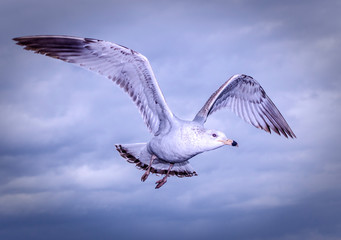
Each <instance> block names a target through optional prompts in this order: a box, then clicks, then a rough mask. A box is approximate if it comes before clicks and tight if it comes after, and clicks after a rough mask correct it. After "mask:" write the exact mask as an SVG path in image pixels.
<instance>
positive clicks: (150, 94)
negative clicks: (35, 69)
mask: <svg viewBox="0 0 341 240" xmlns="http://www.w3.org/2000/svg"><path fill="white" fill-rule="evenodd" d="M13 40H15V41H17V44H18V45H22V46H25V49H26V50H32V51H34V52H36V53H40V54H43V55H46V56H49V57H53V58H57V59H60V60H63V61H65V62H69V63H74V64H77V65H79V66H81V67H84V68H86V69H89V70H92V71H94V72H97V73H99V74H101V75H104V76H106V77H107V78H109V79H111V80H112V81H113V82H115V83H116V84H117V85H119V86H120V87H121V88H123V89H124V90H125V91H126V92H127V93H128V94H129V95H130V97H131V98H132V100H133V101H134V102H135V104H136V105H137V107H138V108H139V110H140V112H141V114H142V116H143V119H144V121H145V123H146V125H147V126H148V128H149V130H150V131H151V132H152V133H154V134H156V133H157V132H158V131H161V130H162V129H163V128H165V127H166V126H167V125H168V124H169V123H170V121H171V118H172V117H173V114H172V112H171V111H170V109H169V107H168V105H167V103H166V101H165V99H164V97H163V94H162V92H161V90H160V88H159V85H158V83H157V81H156V79H155V76H154V73H153V71H152V68H151V66H150V64H149V61H148V60H147V58H146V57H144V56H143V55H142V54H140V53H138V52H136V51H134V50H131V49H129V48H126V47H124V46H120V45H118V44H115V43H110V42H106V41H102V40H97V39H91V38H78V37H70V36H27V37H19V38H14V39H13Z"/></svg>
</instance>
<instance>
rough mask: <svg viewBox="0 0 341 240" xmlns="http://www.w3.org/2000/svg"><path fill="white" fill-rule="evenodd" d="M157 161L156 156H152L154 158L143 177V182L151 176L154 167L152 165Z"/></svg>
mask: <svg viewBox="0 0 341 240" xmlns="http://www.w3.org/2000/svg"><path fill="white" fill-rule="evenodd" d="M155 159H156V156H155V155H152V158H151V159H150V163H149V166H148V168H147V171H146V172H145V173H144V174H143V175H142V177H141V181H142V182H144V181H146V180H147V178H148V176H149V174H150V168H151V167H152V164H153V162H154V160H155Z"/></svg>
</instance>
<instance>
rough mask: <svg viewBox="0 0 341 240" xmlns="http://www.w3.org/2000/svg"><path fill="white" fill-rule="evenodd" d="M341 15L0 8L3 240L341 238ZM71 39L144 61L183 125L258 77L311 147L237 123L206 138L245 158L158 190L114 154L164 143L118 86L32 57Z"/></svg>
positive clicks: (330, 9)
mask: <svg viewBox="0 0 341 240" xmlns="http://www.w3.org/2000/svg"><path fill="white" fill-rule="evenodd" d="M340 13H341V2H340V1H338V0H335V1H332V0H331V1H317V0H316V1H315V0H312V1H265V0H264V1H251V0H249V1H248V0H242V1H237V0H235V1H232V0H231V1H174V0H172V1H129V0H124V1H105V0H102V1H69V0H59V1H42V0H36V1H33V0H22V1H13V0H2V1H1V2H0V31H1V35H0V52H1V59H0V74H1V78H0V114H1V118H0V133H1V138H0V238H1V239H95V238H97V239H137V238H140V239H146V238H148V239H185V238H186V239H255V240H256V239H262V240H263V239H276V240H301V239H309V240H322V239H323V240H337V239H341V184H340V180H341V163H340V156H341V150H340V142H339V139H340V130H339V124H340V122H341V110H340V109H341V108H340V106H341V94H340V93H341V83H340V76H341V68H340V63H341V47H340V46H341V19H340ZM38 34H63V35H72V36H81V37H92V38H97V39H103V40H107V41H112V42H115V43H118V44H121V45H124V46H127V47H130V48H132V49H134V50H136V51H138V52H140V53H142V54H144V55H145V56H146V57H147V58H148V59H149V61H150V62H151V65H152V67H153V69H154V72H155V74H156V77H157V79H158V81H159V84H160V87H161V89H162V91H163V93H164V95H165V98H166V100H167V102H168V104H169V106H170V108H171V109H172V110H173V111H174V113H175V114H176V115H177V116H179V117H181V118H184V119H192V118H193V117H194V116H195V114H196V112H197V111H198V110H199V109H200V108H201V106H202V105H203V104H204V102H205V101H206V100H207V98H208V97H209V96H210V94H211V93H212V92H213V91H215V90H216V89H217V88H218V87H219V86H220V85H221V84H222V83H223V82H224V81H226V80H227V79H228V78H229V77H230V76H232V75H233V74H236V73H244V74H248V75H251V76H253V77H254V78H256V79H257V80H258V81H259V82H260V83H261V85H262V86H263V88H264V89H265V91H266V92H267V93H268V95H269V96H270V97H271V99H272V100H273V102H274V103H275V104H276V105H277V107H278V108H279V109H280V111H281V112H282V114H283V115H284V117H285V118H286V120H287V121H288V123H289V125H290V126H291V128H292V129H293V131H294V132H295V134H296V135H297V139H295V140H292V139H289V140H288V139H286V138H284V137H280V136H278V135H276V134H271V135H269V134H267V133H266V132H264V131H260V130H258V129H256V128H254V127H252V126H251V125H248V124H247V123H245V122H243V121H242V120H240V119H239V118H238V117H236V116H235V115H234V114H233V113H230V112H229V111H220V112H218V113H216V114H214V115H212V116H211V117H210V118H209V120H208V122H207V127H211V128H214V129H218V130H221V131H223V132H225V133H226V135H227V136H228V137H230V138H232V139H234V140H236V141H237V142H238V143H239V145H240V147H239V148H232V147H224V148H220V149H218V150H215V151H212V152H207V153H204V154H201V155H199V156H196V157H195V158H193V159H192V160H191V165H192V166H193V168H194V169H195V170H196V171H197V172H198V174H199V176H197V177H192V178H183V179H180V178H176V177H171V178H169V180H168V182H167V184H166V185H165V186H163V187H162V188H161V189H159V190H155V189H154V187H155V185H154V182H155V181H157V180H158V179H159V177H157V176H155V175H151V176H150V177H149V178H148V180H147V181H146V182H144V183H142V182H141V181H140V177H141V175H142V174H143V172H142V171H140V170H137V169H136V168H135V167H134V166H133V165H132V164H129V163H127V162H126V161H125V160H124V159H123V158H121V157H120V156H119V154H118V153H117V152H116V151H115V150H114V144H116V143H135V142H147V141H148V140H149V139H150V137H151V136H150V134H149V132H148V130H147V128H146V127H145V125H144V123H143V120H142V118H141V116H140V114H139V113H138V110H137V108H136V107H135V106H134V104H133V103H132V102H131V101H130V99H129V98H128V96H126V94H125V93H124V92H123V91H121V89H119V88H118V87H117V86H115V85H114V84H112V82H111V81H109V80H108V79H106V78H103V77H101V76H99V75H97V74H94V73H92V72H89V71H86V70H84V69H81V68H79V67H76V66H73V65H71V64H66V63H64V62H62V61H58V60H55V59H51V58H48V57H45V56H41V55H37V54H33V53H32V52H28V51H24V50H23V49H22V47H20V46H17V45H15V44H14V42H13V41H12V40H11V39H12V38H13V37H18V36H24V35H38Z"/></svg>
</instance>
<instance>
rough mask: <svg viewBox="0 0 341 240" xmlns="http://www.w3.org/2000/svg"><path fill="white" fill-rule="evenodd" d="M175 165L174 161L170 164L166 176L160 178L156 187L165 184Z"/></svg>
mask: <svg viewBox="0 0 341 240" xmlns="http://www.w3.org/2000/svg"><path fill="white" fill-rule="evenodd" d="M173 165H174V163H171V164H169V168H168V171H167V174H166V176H164V177H163V178H162V179H160V180H159V181H157V182H156V184H157V185H156V187H155V189H158V188H160V187H162V186H163V184H165V183H166V182H167V178H168V176H169V173H170V171H171V170H172V167H173Z"/></svg>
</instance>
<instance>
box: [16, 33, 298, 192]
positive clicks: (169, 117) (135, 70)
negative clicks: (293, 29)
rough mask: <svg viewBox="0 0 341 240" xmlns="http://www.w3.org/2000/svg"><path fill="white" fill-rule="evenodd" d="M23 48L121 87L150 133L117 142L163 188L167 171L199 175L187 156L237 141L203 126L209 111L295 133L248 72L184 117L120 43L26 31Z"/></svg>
mask: <svg viewBox="0 0 341 240" xmlns="http://www.w3.org/2000/svg"><path fill="white" fill-rule="evenodd" d="M14 40H15V41H17V44H19V45H23V46H25V49H27V50H33V51H35V52H36V53H40V54H44V55H46V56H50V57H53V58H57V59H60V60H63V61H66V62H69V63H75V64H78V65H79V66H81V67H84V68H87V69H89V70H92V71H95V72H98V73H99V74H101V75H104V76H106V77H107V78H109V79H111V80H112V81H113V82H115V83H116V84H117V85H119V86H120V87H121V88H123V89H124V90H125V91H126V92H127V93H128V94H129V95H130V97H131V98H132V100H133V101H134V102H135V104H136V105H137V107H138V108H139V110H140V112H141V114H142V116H143V119H144V120H145V123H146V125H147V127H148V128H149V130H150V131H151V133H152V135H153V137H152V138H151V140H150V141H149V142H148V143H138V144H117V145H116V149H117V150H118V152H119V153H120V154H121V156H122V157H124V158H125V159H127V160H128V162H131V163H134V164H136V166H137V167H139V168H140V169H144V170H146V172H145V173H144V175H143V176H142V178H141V180H142V181H145V180H146V179H147V177H148V175H149V173H150V172H152V173H158V174H165V177H164V178H162V179H161V180H159V181H157V182H156V184H157V186H156V188H159V187H161V186H162V185H163V184H164V183H165V182H166V181H167V177H168V176H169V175H176V176H178V177H190V176H195V175H197V174H196V172H195V171H194V170H193V169H192V167H191V166H190V165H189V162H188V160H189V159H190V158H192V157H194V156H195V155H197V154H200V153H202V152H205V151H210V150H214V149H216V148H219V147H222V146H224V145H232V146H237V143H236V142H235V141H233V140H230V139H228V138H227V137H226V136H225V134H224V133H222V132H220V131H216V130H211V129H206V128H205V127H204V123H205V122H206V119H207V117H208V116H209V115H211V114H212V113H213V112H215V111H217V110H219V109H221V108H229V109H231V110H232V111H233V112H235V113H236V114H237V115H238V116H239V117H241V118H242V119H244V120H245V121H247V122H248V123H250V124H252V125H254V126H255V127H257V128H260V129H263V130H265V131H267V132H271V130H270V129H272V130H273V131H275V132H276V133H278V134H279V135H281V134H283V135H284V136H285V137H288V136H289V137H292V138H294V137H296V136H295V134H294V133H293V131H292V130H291V129H290V127H289V125H288V124H287V122H286V121H285V119H284V118H283V116H282V115H281V113H280V112H279V111H278V109H277V108H276V106H275V105H274V104H273V102H272V101H271V100H270V98H269V97H268V96H267V95H266V93H265V91H264V90H263V88H262V87H261V86H260V84H259V83H258V82H257V81H256V80H254V79H253V78H252V77H250V76H247V75H243V74H237V75H234V76H232V77H231V78H229V79H228V80H227V81H226V82H225V83H224V84H223V85H222V86H221V87H220V88H219V89H218V90H217V91H216V92H214V93H213V94H212V95H211V97H210V98H209V99H208V100H207V102H206V103H205V105H204V106H203V107H202V108H201V110H200V111H199V112H198V113H197V115H196V116H195V117H194V119H193V121H186V120H182V119H180V118H178V117H176V116H175V115H174V114H173V113H172V112H171V110H170V109H169V107H168V105H167V103H166V101H165V99H164V97H163V94H162V92H161V90H160V88H159V86H158V83H157V81H156V78H155V76H154V73H153V71H152V69H151V66H150V64H149V61H148V60H147V58H146V57H144V56H143V55H142V54H140V53H138V52H136V51H134V50H131V49H129V48H126V47H123V46H121V45H118V44H115V43H110V42H105V41H102V40H97V39H89V38H78V37H69V36H43V35H41V36H28V37H20V38H15V39H14Z"/></svg>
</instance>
